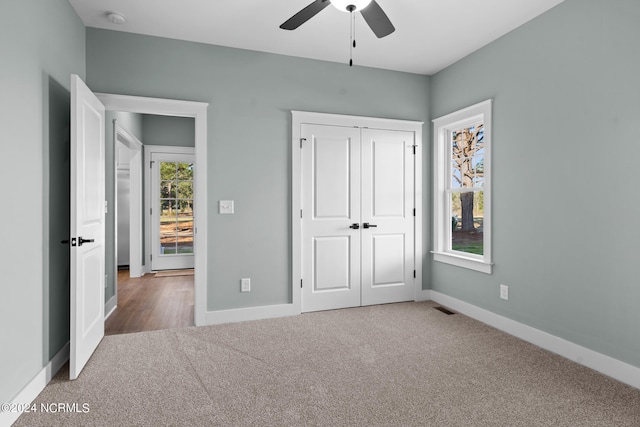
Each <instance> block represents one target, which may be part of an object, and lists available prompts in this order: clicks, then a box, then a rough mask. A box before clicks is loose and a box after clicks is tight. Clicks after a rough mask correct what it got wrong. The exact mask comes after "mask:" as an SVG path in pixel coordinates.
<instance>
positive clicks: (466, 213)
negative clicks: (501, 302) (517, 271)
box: [433, 100, 492, 273]
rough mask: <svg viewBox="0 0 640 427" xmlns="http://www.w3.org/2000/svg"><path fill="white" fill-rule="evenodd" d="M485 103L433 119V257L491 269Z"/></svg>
mask: <svg viewBox="0 0 640 427" xmlns="http://www.w3.org/2000/svg"><path fill="white" fill-rule="evenodd" d="M491 106H492V101H491V100H487V101H484V102H481V103H479V104H476V105H473V106H471V107H468V108H465V109H462V110H460V111H456V112H454V113H451V114H448V115H446V116H443V117H440V118H438V119H435V120H434V121H433V124H434V142H435V156H434V172H435V179H434V221H435V223H434V260H435V261H440V262H446V263H449V264H453V265H457V266H460V267H465V268H470V269H473V270H477V271H481V272H484V273H491V265H492V264H491V186H490V183H491V162H490V156H489V153H490V148H491Z"/></svg>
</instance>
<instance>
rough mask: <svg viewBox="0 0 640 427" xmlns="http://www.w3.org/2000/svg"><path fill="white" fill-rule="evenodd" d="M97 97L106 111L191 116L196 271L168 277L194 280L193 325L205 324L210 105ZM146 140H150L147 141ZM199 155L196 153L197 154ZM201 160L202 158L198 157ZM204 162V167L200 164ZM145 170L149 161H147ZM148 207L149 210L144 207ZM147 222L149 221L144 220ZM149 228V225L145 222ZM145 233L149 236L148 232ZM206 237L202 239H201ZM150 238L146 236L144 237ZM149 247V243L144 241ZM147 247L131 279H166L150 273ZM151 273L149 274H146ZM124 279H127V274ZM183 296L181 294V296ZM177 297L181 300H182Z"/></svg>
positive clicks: (157, 99)
mask: <svg viewBox="0 0 640 427" xmlns="http://www.w3.org/2000/svg"><path fill="white" fill-rule="evenodd" d="M96 96H97V97H98V99H100V101H101V102H102V103H103V104H104V106H105V108H106V109H107V110H112V111H123V112H130V113H136V114H143V115H152V116H163V117H181V118H192V119H193V125H192V126H193V127H194V128H195V129H194V135H193V139H194V141H195V143H194V145H195V147H193V148H192V149H191V150H192V152H193V153H194V161H193V163H194V168H193V169H194V178H193V180H194V182H195V183H198V185H194V190H193V191H194V199H195V200H199V201H201V203H199V204H194V207H193V210H194V213H193V217H194V222H193V248H194V250H193V252H194V257H193V267H194V270H193V271H192V272H191V274H188V275H186V276H185V275H180V276H174V277H178V278H171V277H170V278H168V279H167V280H168V281H185V280H187V281H191V282H192V283H193V291H192V292H193V295H192V299H191V301H193V303H192V306H191V307H192V309H191V313H192V319H193V320H192V324H195V325H198V326H200V325H204V324H205V322H206V277H207V263H206V259H207V245H206V239H205V238H204V236H206V231H207V218H206V213H205V211H204V209H206V204H207V203H206V200H207V193H206V191H207V183H206V158H207V142H206V141H207V123H206V122H207V119H206V118H207V106H208V104H206V103H201V102H191V101H178V100H167V99H159V98H144V97H135V96H125V95H114V94H101V93H98V94H96ZM144 142H145V143H146V142H147V141H144ZM196 154H197V156H196ZM198 159H200V160H198ZM199 164H202V167H198V165H199ZM144 165H145V168H144V169H146V165H147V162H146V160H145V161H144ZM145 210H146V209H145ZM145 223H146V221H145ZM145 227H146V225H145ZM145 236H147V234H146V232H145ZM199 236H203V238H199ZM146 239H147V237H145V240H146ZM145 246H146V244H145ZM147 254H148V252H147V251H146V249H145V250H144V258H143V259H144V265H145V266H144V273H145V276H143V277H140V278H131V280H134V281H135V280H142V279H145V281H147V282H148V281H149V280H151V279H153V280H160V279H162V280H165V278H156V277H155V274H153V275H150V273H151V269H150V263H147V260H146V258H147ZM146 276H150V277H146ZM123 279H127V278H126V276H125V277H124V278H123ZM181 298H182V297H181ZM181 298H178V299H181Z"/></svg>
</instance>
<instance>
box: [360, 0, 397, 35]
mask: <svg viewBox="0 0 640 427" xmlns="http://www.w3.org/2000/svg"><path fill="white" fill-rule="evenodd" d="M360 13H361V14H362V17H363V18H364V20H365V21H367V24H369V27H371V30H372V31H373V33H374V34H375V35H376V36H378V38H379V39H381V38H382V37H385V36H388V35H389V34H391V33H393V32H394V31H395V30H396V29H395V27H394V26H393V24H392V23H391V21H390V20H389V17H388V16H387V14H386V13H384V10H382V8H381V7H380V5H379V4H378V3H377V2H376V0H371V3H369V6H367V7H365V8H364V9H362V10H361V11H360Z"/></svg>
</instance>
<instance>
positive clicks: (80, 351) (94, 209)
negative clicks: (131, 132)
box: [69, 75, 105, 379]
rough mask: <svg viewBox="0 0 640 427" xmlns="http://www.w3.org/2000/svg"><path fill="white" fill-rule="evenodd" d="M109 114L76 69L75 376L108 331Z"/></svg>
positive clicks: (73, 180)
mask: <svg viewBox="0 0 640 427" xmlns="http://www.w3.org/2000/svg"><path fill="white" fill-rule="evenodd" d="M104 116H105V113H104V106H103V105H102V104H101V103H100V101H99V100H98V98H96V96H95V95H94V94H93V93H92V92H91V90H89V88H88V87H87V86H86V85H85V84H84V82H83V81H82V80H81V79H80V78H79V77H78V76H77V75H72V76H71V206H70V210H71V237H72V239H71V244H72V246H71V290H70V294H71V319H70V320H71V322H70V323H71V331H70V355H69V378H70V379H75V378H77V377H78V375H79V374H80V371H81V370H82V368H83V367H84V365H85V364H86V363H87V361H88V360H89V358H90V357H91V355H92V354H93V351H94V350H95V349H96V347H97V346H98V344H99V343H100V341H101V340H102V337H103V336H104V280H105V278H104V273H105V211H104V209H105V202H104V200H105V197H104V191H105V173H104V171H105V157H104V156H105V146H104V121H105V118H104ZM83 240H85V241H86V242H83Z"/></svg>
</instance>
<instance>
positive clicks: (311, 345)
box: [16, 302, 640, 427]
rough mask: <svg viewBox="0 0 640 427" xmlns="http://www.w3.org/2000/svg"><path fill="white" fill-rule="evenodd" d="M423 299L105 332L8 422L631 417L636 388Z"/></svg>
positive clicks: (474, 422)
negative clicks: (74, 367)
mask: <svg viewBox="0 0 640 427" xmlns="http://www.w3.org/2000/svg"><path fill="white" fill-rule="evenodd" d="M434 306H435V305H434V304H433V303H431V302H423V303H403V304H389V305H382V306H372V307H363V308H355V309H346V310H336V311H328V312H320V313H310V314H303V315H300V316H295V317H289V318H281V319H271V320H262V321H255V322H244V323H237V324H228V325H220V326H209V327H199V328H198V327H192V328H185V329H173V330H164V331H154V332H143V333H135V334H129V335H114V336H108V337H105V338H104V340H103V342H102V343H101V344H100V346H99V348H98V350H97V351H96V353H95V354H94V356H93V357H92V358H91V360H90V361H89V363H88V364H87V366H86V367H85V369H84V371H83V373H82V374H81V375H80V377H79V378H78V379H77V380H75V381H73V382H71V381H68V380H67V379H66V376H67V375H68V374H67V372H66V370H65V371H64V372H61V373H60V374H59V375H58V376H56V378H55V379H54V380H52V382H51V383H50V384H49V385H48V386H47V387H46V388H45V390H44V391H43V392H42V393H41V394H40V396H39V397H38V398H37V400H36V404H40V403H45V404H46V403H51V402H63V403H77V404H78V406H79V407H82V405H83V404H86V405H87V406H88V409H89V410H88V412H87V413H55V414H45V413H41V412H39V413H29V414H24V415H23V416H22V417H21V418H20V419H19V420H18V421H17V423H16V425H17V426H80V425H82V426H168V425H171V426H312V425H319V426H492V427H494V426H509V427H516V426H527V427H530V426H572V427H573V426H598V427H603V426H616V427H621V426H635V427H637V426H640V390H636V389H634V388H632V387H629V386H626V385H624V384H621V383H619V382H617V381H615V380H612V379H610V378H607V377H605V376H603V375H600V374H598V373H596V372H594V371H592V370H590V369H587V368H584V367H582V366H579V365H577V364H575V363H573V362H571V361H569V360H566V359H564V358H562V357H560V356H556V355H553V354H550V353H548V352H546V351H544V350H541V349H539V348H537V347H535V346H533V345H530V344H528V343H525V342H523V341H520V340H518V339H516V338H513V337H511V336H509V335H506V334H504V333H502V332H499V331H497V330H495V329H493V328H491V327H488V326H486V325H483V324H481V323H479V322H477V321H475V320H472V319H470V318H468V317H465V316H463V315H460V314H454V315H446V314H444V313H442V312H440V311H438V310H436V309H434Z"/></svg>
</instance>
